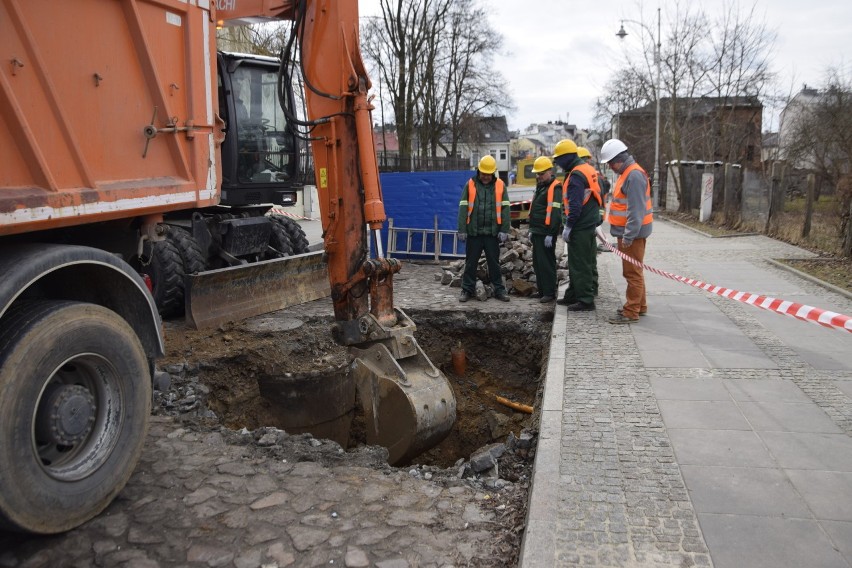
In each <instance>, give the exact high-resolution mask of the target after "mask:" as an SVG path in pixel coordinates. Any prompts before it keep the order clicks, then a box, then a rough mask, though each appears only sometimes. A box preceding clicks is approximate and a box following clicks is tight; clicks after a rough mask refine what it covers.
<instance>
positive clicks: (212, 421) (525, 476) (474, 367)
mask: <svg viewBox="0 0 852 568" xmlns="http://www.w3.org/2000/svg"><path fill="white" fill-rule="evenodd" d="M439 273H440V270H439V269H438V268H437V267H436V266H434V265H415V264H407V265H406V267H405V268H404V270H403V272H402V273H401V274H400V275H398V276H397V278H396V281H395V282H396V285H395V304H396V305H397V306H398V307H400V308H402V309H404V310H405V311H406V313H407V314H408V315H409V316H410V317H411V319H412V320H414V322H415V323H416V324H417V326H418V329H417V333H416V338H417V340H418V342H419V343H420V345H421V346H422V348H423V350H424V351H425V353H426V354H427V355H428V356H429V358H430V359H431V361H432V362H433V364H434V365H435V366H437V367H438V368H440V369H441V370H442V371H443V372H444V374H445V375H446V377H447V378H448V381H449V383H450V384H451V386H452V388H453V391H454V394H455V396H456V399H457V420H456V423H455V425H454V427H453V429H452V431H451V433H450V434H449V435H448V436H447V438H446V439H445V440H444V441H443V442H442V443H441V444H439V445H438V446H437V447H435V448H433V449H431V450H429V451H428V452H426V453H425V454H422V455H420V456H418V457H417V458H415V459H412V460H410V462H407V463H404V464H399V465H398V467H392V466H390V465H388V464H387V462H386V459H387V451H386V450H385V449H384V448H380V447H376V446H370V445H367V444H366V440H365V437H364V428H363V426H362V425H361V424H359V422H360V421H362V416H361V413H360V411H358V410H357V409H353V410H351V412H348V413H346V416H343V417H342V418H343V419H346V420H348V419H351V427H350V428H349V429H348V432H347V436H346V439H345V440H341V441H340V442H339V443H338V442H334V441H328V440H325V439H323V438H322V437H320V436H316V437H315V436H313V435H312V434H310V433H299V432H298V430H299V429H298V428H290V427H288V428H282V427H281V424H282V422H281V420H286V419H288V417H287V416H285V417H284V418H282V416H281V414H282V413H281V411H280V405H279V404H278V403H277V401H275V400H269V399H265V398H264V397H263V396H262V394H263V392H262V391H264V388H263V386H262V385H264V384H265V383H268V382H269V381H274V380H276V379H277V378H279V377H282V376H287V375H298V376H300V377H303V378H306V379H307V380H311V379H312V378H313V379H318V380H320V379H322V378H323V377H327V376H330V375H334V374H338V375H339V374H340V373H341V372H343V373H345V371H346V370H347V369H348V366H349V362H350V357H349V355H348V353H347V351H346V350H345V349H344V348H342V347H340V346H338V345H336V344H335V343H334V342H333V341H332V339H331V333H330V325H331V323H332V319H333V315H332V314H333V310H332V306H331V301H330V300H329V299H324V300H317V301H315V302H310V303H308V304H303V305H300V306H294V307H291V308H288V309H286V310H283V311H280V312H277V313H274V314H268V315H264V316H258V317H255V318H251V319H248V320H245V321H241V322H235V323H229V324H225V325H222V326H220V327H218V328H215V329H209V330H201V331H199V330H192V329H190V328H189V327H187V325H185V324H184V322H183V321H180V320H178V321H169V322H166V323H165V325H164V329H165V335H166V345H167V354H166V357H165V358H164V359H162V360H161V361H160V368H161V369H163V370H165V371H166V372H168V375H169V381H168V382H169V384H168V385H166V384H165V383H163V384H161V385H160V386H161V387H162V390H161V391H157V392H155V398H154V407H153V413H154V414H155V415H156V416H154V418H153V422H152V428H151V434H150V435H149V442H148V443H147V444H146V450H145V452H144V453H143V457H142V460H141V461H140V464H139V466H138V467H137V470H136V472H135V473H134V475H133V477H132V478H131V481H130V482H129V483H128V485H127V487H126V488H125V489H124V491H122V493H121V494H120V495H119V497H118V498H117V499H116V500H115V501H113V503H112V504H111V505H110V506H109V507H108V508H107V510H106V511H105V512H104V513H102V514H101V515H100V516H98V517H96V518H95V519H93V520H92V521H90V522H88V523H86V524H84V525H83V526H81V527H80V528H78V529H75V530H74V531H71V532H69V533H66V534H64V535H59V536H55V537H23V538H22V537H20V536H17V535H11V534H4V533H2V532H0V567H4V568H5V567H11V568H19V567H22V566H60V565H61V566H91V565H97V566H144V567H148V566H173V565H180V566H196V565H199V566H201V565H207V566H261V565H264V566H273V565H274V566H317V565H323V564H328V563H330V562H332V561H334V562H338V563H342V564H344V565H347V566H348V565H352V566H361V565H364V566H366V565H385V563H388V562H390V564H387V565H388V566H446V565H456V566H510V565H515V564H516V563H517V559H518V555H519V552H520V545H521V541H522V538H523V531H524V526H525V515H526V506H527V496H528V490H529V480H530V478H531V471H532V463H533V458H534V448H535V442H536V439H535V438H536V433H537V432H536V425H537V415H536V414H535V413H533V414H528V413H526V412H520V411H517V410H515V409H513V408H510V407H509V406H506V405H505V404H503V403H501V402H498V400H497V398H496V397H497V396H500V397H503V398H504V399H506V400H508V401H510V402H513V403H519V404H521V405H528V406H531V407H534V408H537V406H538V404H537V397H538V396H539V393H540V386H541V377H542V375H543V371H542V369H543V368H546V367H545V363H546V358H547V349H548V339H549V335H550V327H551V320H552V310H553V305H552V304H550V305H542V304H539V303H538V302H537V301H536V300H533V299H529V298H517V297H514V298H513V301H512V302H510V303H508V304H504V303H502V302H497V301H494V300H490V301H487V302H478V301H475V302H469V303H467V304H464V305H462V304H459V303H458V301H457V294H458V289H457V288H456V289H454V288H450V287H449V286H442V285H441V284H440V283H439V282H438V281H437V280H436V276H437V275H438V274H439ZM458 347H461V348H463V350H464V351H465V352H466V356H465V358H464V360H465V367H466V368H465V369H464V372H463V373H457V372H456V369H455V368H454V366H453V363H452V350H453V348H458ZM267 390H268V389H267ZM485 450H489V451H487V452H485V453H491V454H492V455H494V456H495V458H496V459H495V461H496V467H490V468H488V469H485V470H479V471H477V470H476V469H475V468H474V465H473V463H472V460H471V456H472V455H475V454H477V453H478V454H479V456H480V457H481V456H482V454H483V452H484V451H485ZM234 460H236V461H234ZM367 471H370V472H372V473H367ZM352 472H358V473H357V475H356V476H354V477H353V475H352ZM331 480H336V481H335V482H332V481H331ZM329 483H331V484H330V485H329ZM341 484H343V485H345V486H347V487H350V489H348V490H346V491H345V492H344V491H342V490H340V488H341V487H342V486H343V485H341ZM241 486H244V487H243V489H238V487H241ZM303 486H304V487H310V489H302V487H303ZM274 487H277V489H273V488H274ZM264 488H267V489H265V490H264ZM332 490H334V491H332ZM258 491H261V493H259V494H258V493H257V492H258ZM267 493H268V494H267ZM281 495H288V496H289V497H287V498H286V500H285V501H282V502H281V503H280V504H278V502H277V501H276V502H275V505H274V507H269V508H266V507H268V504H267V503H266V501H269V500H274V499H281V497H279V496H281ZM365 495H367V496H369V500H366V501H365V500H364V496H365ZM258 497H260V498H261V500H260V501H256V500H257V499H258ZM424 497H426V498H425V499H424ZM273 498H274V499H273ZM247 505H250V508H247ZM259 507H263V508H259ZM255 508H257V510H256V512H254V513H249V512H248V511H249V510H250V511H255ZM344 511H345V512H346V514H344ZM267 512H269V515H274V516H269V515H267V514H266V513H267ZM328 513H331V514H332V518H338V515H339V516H340V518H341V519H342V518H344V516H345V517H348V518H349V519H350V520H348V521H347V523H348V524H346V525H345V526H346V527H348V528H345V529H342V532H341V529H335V528H334V525H328V524H327V522H328V519H327V515H328ZM318 515H320V517H322V519H323V520H322V521H321V522H322V524H317V523H319V522H320V521H319V520H318V518H319V517H318ZM216 527H218V528H216ZM353 529H354V530H353ZM382 535H393V538H392V539H388V538H387V537H382ZM211 538H212V539H213V540H210V539H211ZM312 539H316V541H314V540H312ZM216 542H220V543H224V542H229V543H230V544H229V545H228V546H227V547H225V548H222V546H221V545H219V544H216ZM400 559H405V560H404V562H403V561H400ZM344 560H345V562H343V561H344ZM365 562H366V563H365Z"/></svg>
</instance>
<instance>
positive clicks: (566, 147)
mask: <svg viewBox="0 0 852 568" xmlns="http://www.w3.org/2000/svg"><path fill="white" fill-rule="evenodd" d="M576 153H577V145H576V144H574V141H573V140H569V139H568V138H564V139H562V140H560V141H559V142H557V143H556V148H555V149H554V150H553V157H554V158H558V157H559V156H562V155H563V154H576Z"/></svg>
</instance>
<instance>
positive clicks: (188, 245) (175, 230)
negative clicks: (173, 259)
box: [166, 227, 207, 274]
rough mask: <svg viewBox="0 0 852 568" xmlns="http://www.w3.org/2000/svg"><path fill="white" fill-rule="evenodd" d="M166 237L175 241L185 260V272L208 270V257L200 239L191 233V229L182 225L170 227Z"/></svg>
mask: <svg viewBox="0 0 852 568" xmlns="http://www.w3.org/2000/svg"><path fill="white" fill-rule="evenodd" d="M166 238H168V239H169V240H170V241H172V242H174V244H175V248H177V251H178V253H179V254H180V258H181V260H182V261H183V270H184V274H197V273H198V272H204V271H205V270H207V259H206V258H205V257H204V253H203V252H202V251H201V246H200V245H199V244H198V241H196V240H195V237H193V236H192V235H190V234H189V231H187V230H186V229H182V228H180V227H170V228H169V232H168V234H167V235H166Z"/></svg>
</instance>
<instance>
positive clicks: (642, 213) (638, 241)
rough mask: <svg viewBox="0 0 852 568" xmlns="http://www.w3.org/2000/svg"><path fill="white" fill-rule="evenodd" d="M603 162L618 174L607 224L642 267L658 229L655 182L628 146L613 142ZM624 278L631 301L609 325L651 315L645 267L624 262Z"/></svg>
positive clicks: (605, 150) (607, 144) (604, 151)
mask: <svg viewBox="0 0 852 568" xmlns="http://www.w3.org/2000/svg"><path fill="white" fill-rule="evenodd" d="M601 161H602V162H605V163H608V164H609V167H610V168H612V170H613V171H614V172H615V173H617V174H618V180H617V181H616V182H615V187H614V188H613V190H612V203H611V204H610V209H609V216H608V218H607V221H609V225H610V233H612V236H613V237H616V238H617V239H618V249H619V250H620V251H621V252H623V253H624V254H626V255H627V256H629V257H632V258H634V259H636V260H638V261H639V263H642V262H643V261H644V259H645V241H646V239H647V238H648V237H649V236H651V231H652V230H653V227H654V215H653V208H652V206H651V182H650V181H649V179H648V174H647V173H646V172H645V170H643V169H642V168H641V167H640V166H639V164H637V163H636V160H634V159H633V156H631V155H630V153H629V152H628V151H627V146H626V145H625V144H624V142H622V141H621V140H619V139H617V138H613V139H611V140H607V141H606V142H604V145H603V146H602V147H601ZM621 274H622V275H623V276H624V279H625V280H626V281H627V298H626V301H625V302H624V305H623V306H622V307H621V308H620V309H619V310H618V311H617V312H616V314H615V315H614V316H613V317H611V318H610V319H609V323H615V324H621V323H633V322H637V321H639V316H642V315H645V314H646V313H647V312H648V302H647V299H646V297H645V273H644V270H643V268H642V267H640V266H636V265H634V264H633V263H631V262H628V261H627V260H624V259H622V260H621Z"/></svg>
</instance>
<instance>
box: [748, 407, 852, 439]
mask: <svg viewBox="0 0 852 568" xmlns="http://www.w3.org/2000/svg"><path fill="white" fill-rule="evenodd" d="M738 404H739V407H740V410H741V411H742V413H743V415H744V416H745V417H746V420H748V421H749V423H750V424H751V427H752V428H754V429H755V430H757V431H779V432H825V433H837V434H840V433H842V432H843V430H841V429H840V428H838V427H837V424H835V423H834V422H833V421H832V420H831V418H829V417H828V415H827V414H826V413H825V412H824V411H823V410H822V409H821V408H819V407H818V406H816V405H814V404H813V403H812V402H809V403H799V402H740V403H738Z"/></svg>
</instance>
